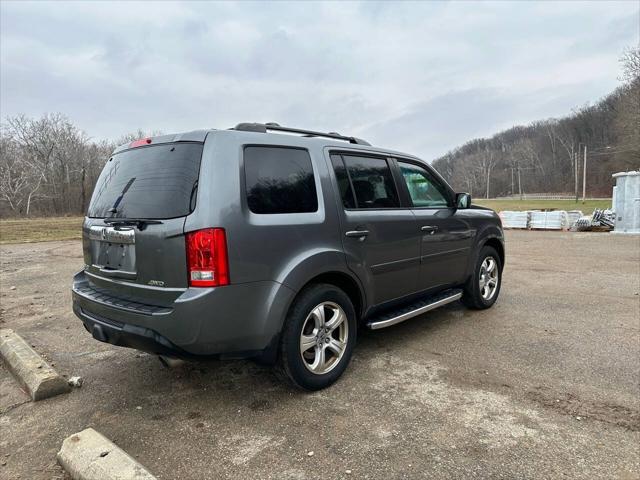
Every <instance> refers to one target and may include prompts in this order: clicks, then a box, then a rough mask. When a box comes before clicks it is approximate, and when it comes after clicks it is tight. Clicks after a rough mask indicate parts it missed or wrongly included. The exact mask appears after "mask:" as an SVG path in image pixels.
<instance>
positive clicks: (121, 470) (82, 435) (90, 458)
mask: <svg viewBox="0 0 640 480" xmlns="http://www.w3.org/2000/svg"><path fill="white" fill-rule="evenodd" d="M56 458H57V459H58V463H59V464H60V465H62V467H63V468H64V469H65V470H66V471H67V473H68V474H69V475H71V478H73V479H74V480H129V479H132V480H155V478H156V477H154V476H153V475H152V474H151V473H149V472H148V471H147V469H146V468H144V467H143V466H142V465H140V464H139V463H138V462H137V461H136V460H135V459H134V458H133V457H132V456H130V455H129V454H128V453H127V452H125V451H124V450H122V449H121V448H118V447H117V446H116V445H115V444H114V443H112V442H111V441H110V440H109V439H108V438H107V437H105V436H104V435H102V434H101V433H99V432H97V431H95V430H94V429H93V428H87V429H85V430H83V431H81V432H79V433H75V434H73V435H71V436H70V437H67V438H66V439H65V440H64V442H62V448H61V449H60V451H59V452H58V455H57V457H56Z"/></svg>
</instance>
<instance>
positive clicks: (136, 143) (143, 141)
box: [129, 138, 151, 148]
mask: <svg viewBox="0 0 640 480" xmlns="http://www.w3.org/2000/svg"><path fill="white" fill-rule="evenodd" d="M150 143H151V139H150V138H141V139H140V140H134V141H133V142H131V143H130V144H129V148H136V147H142V146H143V145H149V144H150Z"/></svg>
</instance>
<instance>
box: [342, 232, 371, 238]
mask: <svg viewBox="0 0 640 480" xmlns="http://www.w3.org/2000/svg"><path fill="white" fill-rule="evenodd" d="M344 235H345V236H346V237H355V238H363V237H366V236H367V235H369V230H350V231H348V232H346V233H345V234H344Z"/></svg>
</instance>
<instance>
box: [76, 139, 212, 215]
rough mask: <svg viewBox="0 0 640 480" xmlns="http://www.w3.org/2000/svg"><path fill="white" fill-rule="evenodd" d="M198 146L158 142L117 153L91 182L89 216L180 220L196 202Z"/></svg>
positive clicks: (200, 155)
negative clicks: (94, 184)
mask: <svg viewBox="0 0 640 480" xmlns="http://www.w3.org/2000/svg"><path fill="white" fill-rule="evenodd" d="M202 149H203V144H201V143H186V142H181V143H163V144H161V145H152V146H148V147H140V148H134V149H131V150H126V151H124V152H122V153H117V154H115V155H114V156H113V157H111V158H110V159H109V161H108V162H107V164H106V165H105V167H104V168H103V170H102V173H101V174H100V177H99V178H98V181H97V183H96V188H95V190H94V191H93V196H92V197H91V203H90V204H89V210H88V212H87V215H88V216H89V217H92V218H110V217H113V218H133V219H136V218H149V219H152V218H157V219H167V218H175V217H183V216H185V215H188V214H189V213H191V212H192V211H193V208H194V207H195V200H196V198H195V197H196V193H197V192H196V190H197V181H198V173H199V171H200V159H201V158H202Z"/></svg>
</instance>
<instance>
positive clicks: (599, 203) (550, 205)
mask: <svg viewBox="0 0 640 480" xmlns="http://www.w3.org/2000/svg"><path fill="white" fill-rule="evenodd" d="M473 203H475V204H477V205H482V206H483V207H489V208H491V209H493V210H495V211H496V212H500V211H502V210H516V211H522V210H543V209H552V210H582V213H584V214H585V215H589V214H591V213H593V210H594V209H596V208H601V209H602V208H611V200H587V201H586V202H585V203H582V202H578V203H576V202H575V201H573V200H533V199H532V200H513V199H508V200H496V199H489V200H485V199H482V198H474V199H473ZM82 219H83V217H49V218H21V219H6V220H3V219H0V244H3V243H28V242H50V241H54V240H79V239H81V238H82Z"/></svg>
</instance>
